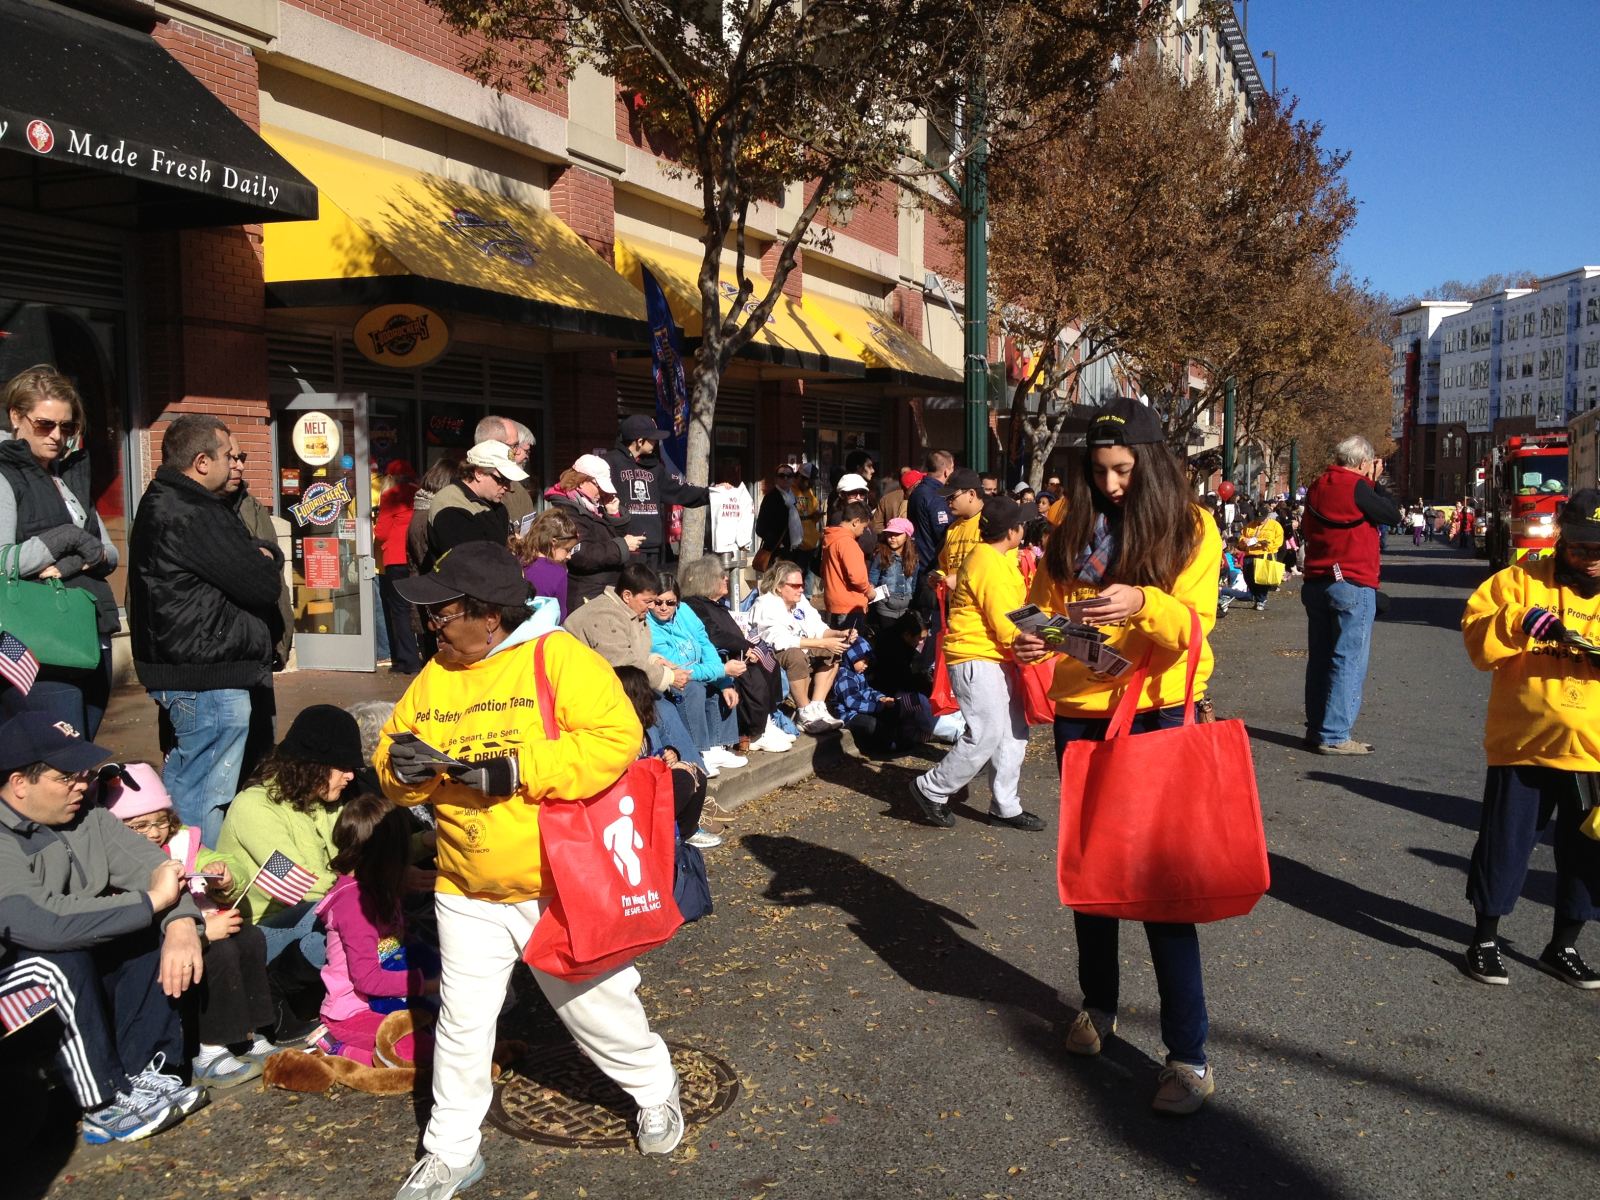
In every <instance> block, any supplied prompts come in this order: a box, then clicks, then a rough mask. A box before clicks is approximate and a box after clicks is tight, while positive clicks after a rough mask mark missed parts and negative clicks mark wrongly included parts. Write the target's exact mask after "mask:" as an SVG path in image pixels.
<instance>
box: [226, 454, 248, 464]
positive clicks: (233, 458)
mask: <svg viewBox="0 0 1600 1200" xmlns="http://www.w3.org/2000/svg"><path fill="white" fill-rule="evenodd" d="M228 461H229V462H236V463H238V464H239V465H240V466H241V467H242V466H244V464H245V463H247V462H249V461H250V451H248V450H246V451H244V452H243V453H242V454H231V453H230V454H229V455H228Z"/></svg>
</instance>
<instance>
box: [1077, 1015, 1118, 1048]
mask: <svg viewBox="0 0 1600 1200" xmlns="http://www.w3.org/2000/svg"><path fill="white" fill-rule="evenodd" d="M1116 1031H1117V1014H1116V1013H1103V1012H1101V1011H1100V1010H1099V1009H1098V1008H1086V1009H1084V1010H1083V1011H1082V1012H1081V1013H1079V1014H1078V1015H1077V1016H1076V1017H1074V1018H1073V1019H1072V1025H1071V1027H1069V1028H1068V1030H1067V1053H1068V1054H1081V1055H1083V1056H1084V1057H1085V1058H1090V1057H1092V1056H1094V1055H1096V1054H1099V1053H1100V1048H1101V1045H1102V1043H1104V1041H1105V1040H1106V1038H1108V1037H1110V1036H1111V1035H1112V1034H1113V1033H1115V1032H1116Z"/></svg>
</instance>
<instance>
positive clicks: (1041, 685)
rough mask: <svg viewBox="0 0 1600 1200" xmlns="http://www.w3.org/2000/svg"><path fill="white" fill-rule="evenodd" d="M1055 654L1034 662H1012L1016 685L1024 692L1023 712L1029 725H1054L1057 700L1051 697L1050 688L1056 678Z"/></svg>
mask: <svg viewBox="0 0 1600 1200" xmlns="http://www.w3.org/2000/svg"><path fill="white" fill-rule="evenodd" d="M1056 662H1057V658H1056V656H1055V655H1053V654H1052V655H1051V656H1050V657H1049V658H1043V659H1040V660H1039V661H1038V662H1034V663H1019V662H1014V663H1012V664H1011V669H1012V672H1013V674H1014V675H1015V677H1016V686H1017V688H1018V689H1019V690H1020V691H1021V693H1022V714H1023V716H1024V717H1026V718H1027V721H1028V724H1029V725H1054V724H1055V720H1056V702H1055V701H1054V700H1052V699H1050V688H1051V685H1052V684H1054V683H1055V679H1056Z"/></svg>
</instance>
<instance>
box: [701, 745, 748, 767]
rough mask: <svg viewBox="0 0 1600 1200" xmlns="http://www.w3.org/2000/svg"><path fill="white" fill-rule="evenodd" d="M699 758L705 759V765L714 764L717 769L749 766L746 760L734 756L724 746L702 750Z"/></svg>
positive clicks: (736, 755)
mask: <svg viewBox="0 0 1600 1200" xmlns="http://www.w3.org/2000/svg"><path fill="white" fill-rule="evenodd" d="M700 757H701V758H703V759H705V760H706V762H707V763H715V764H716V765H717V767H718V768H722V767H748V766H749V765H750V760H749V759H748V758H745V757H744V756H742V755H739V754H735V753H734V752H733V751H732V750H729V749H728V748H727V747H726V746H713V747H711V749H709V750H702V751H701V752H700Z"/></svg>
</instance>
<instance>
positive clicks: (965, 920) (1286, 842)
mask: <svg viewBox="0 0 1600 1200" xmlns="http://www.w3.org/2000/svg"><path fill="white" fill-rule="evenodd" d="M1485 574H1486V568H1485V566H1484V565H1483V564H1482V563H1481V562H1475V561H1473V560H1471V559H1469V558H1466V557H1464V556H1459V555H1457V554H1456V553H1454V552H1453V551H1448V550H1443V549H1438V548H1433V547H1429V548H1425V549H1422V550H1413V549H1412V548H1411V547H1410V546H1409V544H1407V545H1406V546H1405V547H1404V548H1403V549H1402V548H1397V549H1396V552H1394V553H1392V554H1391V555H1389V556H1388V557H1387V558H1386V560H1385V565H1384V579H1385V584H1384V586H1385V590H1386V592H1387V593H1388V594H1389V595H1390V596H1391V597H1392V599H1393V603H1392V607H1391V608H1390V610H1389V612H1388V614H1387V616H1386V617H1384V618H1382V619H1380V621H1379V623H1378V626H1377V629H1376V631H1375V645H1374V652H1373V656H1372V669H1371V673H1370V676H1369V681H1368V686H1367V692H1366V705H1365V708H1364V710H1363V714H1362V718H1361V721H1360V724H1359V726H1358V728H1357V736H1358V737H1361V738H1364V739H1366V740H1369V741H1372V742H1374V743H1376V745H1377V748H1378V752H1377V753H1376V754H1374V755H1372V756H1371V757H1369V758H1326V757H1319V756H1316V755H1312V754H1309V753H1307V752H1306V751H1305V750H1304V749H1303V748H1301V746H1300V738H1301V735H1302V732H1303V731H1302V725H1301V716H1302V705H1301V694H1302V693H1301V689H1302V679H1303V671H1304V665H1305V651H1304V647H1305V625H1304V618H1303V614H1302V610H1301V606H1300V603H1299V599H1298V595H1297V593H1296V591H1295V590H1294V588H1293V587H1292V586H1291V587H1290V588H1289V589H1286V590H1285V591H1284V592H1282V593H1280V594H1278V595H1277V596H1275V597H1274V598H1273V601H1272V603H1271V605H1270V607H1269V609H1268V611H1267V612H1265V613H1256V612H1253V611H1250V610H1248V609H1245V610H1241V611H1235V612H1234V613H1233V614H1232V615H1231V616H1229V617H1228V618H1227V619H1226V620H1225V621H1223V622H1222V623H1221V624H1220V625H1219V628H1218V631H1217V634H1216V636H1215V647H1216V651H1217V660H1218V670H1217V674H1216V676H1215V678H1214V680H1213V686H1212V694H1213V696H1214V698H1215V700H1216V703H1217V707H1218V710H1219V715H1220V716H1222V717H1239V718H1242V719H1243V720H1244V721H1245V722H1246V723H1247V724H1248V726H1249V728H1250V730H1251V733H1252V743H1253V749H1254V754H1255V764H1256V771H1257V776H1258V779H1259V782H1260V789H1261V800H1262V807H1263V811H1264V814H1265V818H1266V830H1267V837H1268V842H1269V845H1270V849H1271V853H1272V869H1273V886H1272V891H1271V893H1270V895H1269V896H1268V897H1267V898H1266V899H1265V900H1263V901H1262V902H1261V904H1259V905H1258V906H1257V908H1256V909H1255V911H1254V912H1252V913H1251V914H1250V915H1249V916H1246V917H1243V918H1239V919H1236V920H1232V921H1227V922H1222V923H1219V924H1216V925H1212V926H1208V927H1206V928H1204V929H1203V930H1202V932H1201V941H1202V946H1203V949H1204V954H1205V961H1206V986H1207V991H1208V998H1209V1003H1210V1012H1211V1043H1210V1050H1211V1054H1212V1061H1213V1064H1214V1067H1215V1070H1216V1073H1217V1074H1216V1078H1217V1087H1218V1090H1217V1093H1216V1095H1215V1097H1214V1098H1213V1100H1212V1101H1211V1102H1210V1104H1209V1105H1208V1106H1207V1107H1206V1108H1205V1109H1204V1110H1203V1111H1202V1112H1201V1113H1199V1114H1198V1115H1196V1116H1194V1117H1190V1118H1186V1119H1172V1118H1162V1117H1158V1116H1156V1115H1155V1114H1153V1113H1152V1112H1151V1111H1150V1109H1149V1101H1150V1096H1151V1093H1152V1091H1153V1089H1154V1087H1155V1081H1156V1072H1157V1070H1158V1068H1159V1064H1160V1058H1161V1054H1162V1051H1161V1047H1160V1038H1159V1032H1158V1028H1157V1020H1156V992H1155V982H1154V978H1153V976H1152V974H1151V972H1150V969H1149V965H1148V956H1147V952H1146V948H1145V946H1144V939H1143V936H1142V933H1141V931H1140V930H1138V929H1137V928H1125V929H1124V931H1123V941H1122V957H1123V985H1122V990H1123V1011H1122V1015H1121V1030H1120V1036H1119V1038H1118V1039H1117V1040H1115V1041H1113V1042H1111V1043H1110V1044H1109V1045H1108V1049H1107V1052H1106V1053H1105V1054H1104V1055H1103V1056H1102V1057H1101V1058H1099V1059H1093V1060H1081V1059H1075V1058H1072V1057H1070V1056H1068V1055H1067V1054H1065V1053H1064V1052H1063V1051H1062V1049H1061V1038H1062V1034H1063V1032H1064V1030H1065V1027H1066V1025H1067V1023H1068V1022H1069V1021H1070V1019H1071V1017H1072V1016H1073V1014H1074V1011H1075V1008H1076V1005H1077V1004H1078V1002H1079V999H1080V997H1079V995H1078V992H1077V988H1076V984H1075V981H1074V978H1075V977H1074V955H1073V949H1072V937H1071V920H1070V916H1069V914H1068V913H1066V912H1065V911H1063V910H1062V909H1061V907H1060V906H1059V904H1058V902H1057V900H1056V893H1055V883H1054V857H1055V855H1054V850H1055V841H1054V828H1055V824H1056V821H1055V813H1054V809H1055V799H1054V796H1055V778H1054V770H1053V766H1052V763H1051V761H1050V754H1049V750H1048V748H1047V740H1046V731H1043V730H1041V731H1038V733H1037V734H1036V737H1035V745H1034V747H1033V748H1032V750H1031V751H1030V756H1029V762H1028V767H1027V774H1026V779H1025V789H1026V790H1025V794H1026V795H1027V796H1028V797H1029V806H1030V807H1031V808H1032V809H1034V810H1035V811H1037V812H1039V813H1041V814H1042V815H1045V816H1046V817H1047V819H1048V820H1049V823H1050V831H1049V832H1047V833H1044V834H1024V833H1018V832H1013V831H1009V830H993V829H990V828H989V827H988V826H987V825H985V824H983V823H982V820H981V815H982V813H983V812H984V811H985V809H986V802H987V796H986V793H985V792H984V790H983V788H982V786H981V785H979V786H975V787H974V789H973V793H974V794H973V795H972V797H971V798H970V806H969V807H967V808H965V809H963V810H958V811H960V812H961V813H962V815H963V816H965V817H968V818H971V819H963V820H961V821H959V822H958V825H957V827H956V828H955V829H953V830H939V829H933V828H929V827H926V826H924V825H921V824H918V823H916V822H915V820H914V814H913V812H912V810H911V808H910V805H909V803H908V802H907V801H906V800H905V799H904V796H905V789H906V783H907V780H908V779H910V778H911V776H912V774H913V771H914V770H916V769H920V768H919V764H918V763H917V761H915V760H901V761H899V762H896V763H890V764H876V763H867V764H864V763H851V764H850V765H849V766H847V767H844V768H840V769H837V770H835V771H831V772H830V773H828V774H827V775H826V777H822V778H817V779H814V780H811V781H809V782H808V783H807V784H805V785H802V786H800V787H797V788H793V789H789V790H787V791H784V792H780V793H776V794H774V795H771V796H769V797H767V798H766V799H765V800H763V801H762V802H760V803H758V804H756V805H753V806H750V807H748V808H746V809H744V810H743V811H742V812H741V813H740V815H739V819H738V821H737V822H736V823H735V825H734V826H733V827H732V829H731V830H730V837H729V842H728V844H727V845H726V846H725V847H723V848H722V849H720V850H715V851H712V852H709V853H708V855H707V858H708V862H709V865H710V869H711V872H712V883H713V886H714V888H715V890H716V900H717V905H718V910H717V913H716V914H715V916H713V917H712V918H710V919H708V920H706V921H703V922H701V923H700V924H698V925H695V926H692V927H688V928H686V929H685V930H684V931H683V932H682V933H681V934H680V935H679V937H678V938H677V939H675V940H674V942H672V943H671V944H670V945H669V946H667V947H665V948H663V949H662V950H660V951H657V952H656V953H654V954H653V955H651V956H649V957H648V958H647V959H645V960H643V962H642V963H641V968H642V970H643V973H644V977H645V981H646V988H645V1003H646V1007H647V1009H648V1011H649V1013H650V1015H651V1018H652V1020H653V1022H654V1023H655V1026H656V1028H657V1029H658V1030H659V1031H660V1032H661V1033H662V1034H663V1035H664V1036H666V1037H667V1038H668V1039H669V1040H671V1041H673V1042H675V1043H683V1044H687V1045H691V1046H697V1047H701V1048H703V1049H705V1050H707V1051H709V1052H710V1053H712V1054H714V1055H716V1056H718V1057H719V1058H721V1059H724V1060H726V1061H727V1062H728V1063H729V1064H731V1065H732V1066H733V1067H734V1069H735V1070H736V1071H737V1074H738V1077H739V1080H740V1085H741V1088H740V1094H739V1096H738V1098H737V1100H736V1101H735V1102H734V1104H733V1105H732V1107H731V1108H729V1109H728V1111H726V1112H725V1113H723V1114H722V1115H721V1116H719V1117H717V1118H715V1119H714V1120H713V1121H711V1122H710V1123H709V1124H705V1125H702V1126H699V1127H696V1128H693V1129H692V1130H691V1131H690V1135H689V1137H688V1138H687V1139H686V1141H685V1143H684V1145H683V1147H682V1148H681V1149H680V1150H679V1152H678V1153H677V1154H676V1155H675V1156H674V1157H673V1158H672V1159H671V1160H670V1161H662V1160H647V1159H643V1158H641V1157H640V1156H639V1155H637V1154H636V1153H635V1152H633V1151H632V1150H631V1149H616V1150H605V1151H599V1150H562V1149H555V1148H550V1147H544V1146H540V1145H535V1144H530V1143H526V1142H521V1141H517V1140H515V1139H513V1138H511V1137H509V1136H507V1135H506V1134H504V1133H501V1132H499V1131H498V1130H495V1129H490V1130H489V1131H488V1133H487V1135H486V1138H485V1142H484V1148H483V1149H484V1154H485V1156H486V1158H487V1159H488V1174H487V1176H486V1177H485V1179H484V1180H483V1182H481V1183H480V1184H478V1185H477V1186H476V1187H474V1188H473V1189H472V1190H471V1191H470V1192H469V1193H466V1194H467V1195H469V1196H473V1197H510V1198H531V1197H572V1196H589V1197H619V1198H620V1197H628V1198H638V1197H645V1196H652V1197H695V1198H698V1200H720V1198H728V1200H733V1198H745V1200H757V1198H760V1197H766V1198H769V1200H811V1198H819V1200H820V1198H828V1197H902V1196H930V1197H959V1198H967V1197H971V1198H974V1200H989V1198H993V1197H1001V1196H1018V1197H1044V1196H1105V1195H1111V1196H1140V1197H1145V1196H1176V1195H1181V1194H1191V1195H1192V1194H1196V1193H1206V1194H1211V1195H1215V1196H1219V1197H1230V1198H1232V1197H1254V1196H1273V1197H1281V1196H1289V1197H1293V1198H1294V1200H1336V1198H1346V1197H1351V1198H1353V1197H1400V1196H1444V1195H1449V1196H1489V1195H1494V1196H1498V1197H1504V1196H1518V1195H1529V1196H1533V1195H1538V1196H1540V1197H1551V1196H1577V1195H1580V1194H1592V1192H1593V1188H1594V1181H1595V1179H1596V1178H1597V1174H1596V1172H1597V1169H1600V1110H1597V1105H1596V1104H1595V1101H1594V1097H1595V1096H1596V1095H1597V1094H1600V994H1597V993H1583V992H1579V991H1576V990H1574V989H1572V988H1569V987H1566V986H1563V985H1562V984H1560V983H1558V982H1556V981H1555V980H1553V979H1551V978H1549V977H1547V976H1545V975H1543V974H1541V973H1539V972H1538V971H1536V970H1535V969H1534V966H1533V959H1534V957H1535V956H1536V955H1537V954H1538V952H1539V949H1540V948H1541V947H1542V946H1543V944H1544V942H1545V941H1546V940H1547V937H1548V932H1549V922H1550V915H1551V914H1550V908H1549V897H1550V895H1551V893H1552V891H1553V876H1552V864H1551V857H1550V851H1549V848H1548V846H1544V847H1541V848H1540V850H1539V852H1538V854H1537V856H1536V858H1535V862H1534V869H1533V871H1532V873H1531V874H1530V878H1529V884H1528V888H1527V893H1526V898H1525V900H1524V903H1523V904H1522V905H1521V907H1519V909H1518V911H1517V912H1516V913H1515V914H1514V915H1513V916H1512V917H1510V918H1508V919H1507V920H1506V921H1505V922H1504V923H1503V925H1502V930H1503V932H1504V934H1505V935H1506V936H1507V937H1508V938H1509V940H1510V945H1509V965H1510V967H1511V971H1512V981H1511V986H1510V987H1500V988H1491V987H1485V986H1482V985H1480V984H1477V983H1474V982H1472V981H1471V980H1469V979H1467V978H1466V976H1465V975H1464V974H1463V973H1462V972H1461V970H1460V969H1459V966H1458V963H1459V957H1460V950H1461V947H1462V945H1463V944H1464V942H1465V940H1466V938H1467V936H1468V934H1469V933H1470V916H1471V914H1470V911H1469V909H1468V906H1467V905H1466V903H1465V901H1464V899H1463V886H1464V871H1465V866H1466V861H1467V856H1468V855H1469V854H1470V852H1471V848H1472V844H1473V838H1474V831H1475V828H1476V823H1477V813H1478V801H1477V797H1478V794H1479V792H1480V789H1481V786H1482V774H1483V763H1482V753H1481V750H1480V748H1479V737H1480V733H1481V729H1482V722H1483V711H1484V703H1485V698H1486V695H1487V680H1486V679H1485V678H1484V677H1483V676H1480V675H1479V674H1478V673H1477V672H1476V671H1474V670H1473V668H1472V667H1471V665H1470V663H1469V662H1468V661H1467V658H1466V656H1465V653H1464V652H1463V649H1462V645H1461V638H1460V634H1459V631H1458V627H1457V623H1458V621H1459V617H1460V613H1461V609H1462V605H1463V603H1464V601H1465V599H1466V596H1467V595H1468V593H1469V591H1470V590H1471V588H1472V587H1474V586H1475V585H1476V584H1477V583H1478V582H1479V581H1480V580H1481V579H1482V578H1483V577H1484V575H1485ZM928 757H929V760H930V761H931V760H932V759H933V758H934V757H936V753H935V752H933V751H930V753H929V756H928ZM1182 801H1183V797H1182V796H1173V797H1172V802H1173V803H1174V804H1175V805H1177V804H1181V803H1182ZM1586 948H1587V949H1588V951H1589V953H1590V956H1591V958H1594V959H1600V937H1597V936H1596V935H1595V934H1594V933H1593V932H1592V931H1591V932H1590V933H1589V934H1588V935H1587V947H1586ZM508 1026H509V1027H510V1028H511V1029H512V1031H513V1032H516V1033H518V1034H520V1035H521V1036H523V1037H526V1038H531V1039H533V1040H540V1039H549V1038H553V1037H559V1036H560V1034H559V1031H558V1030H557V1029H555V1028H553V1027H552V1025H551V1024H550V1020H549V1017H548V1014H547V1013H540V1012H539V1010H538V1005H537V1002H536V1001H533V1000H530V999H529V998H528V997H527V996H526V994H525V989H524V1002H523V1003H522V1004H521V1005H519V1006H518V1009H517V1011H515V1012H514V1013H512V1014H511V1015H510V1017H509V1018H508ZM424 1103H425V1101H422V1102H418V1103H416V1104H414V1103H413V1102H412V1100H411V1099H410V1098H407V1097H372V1096H365V1095H358V1094H353V1093H350V1092H343V1091H336V1092H333V1093H330V1094H327V1095H312V1096H305V1097H298V1096H292V1095H288V1094H285V1093H282V1092H277V1091H268V1090H264V1089H263V1090H257V1089H256V1088H255V1087H254V1086H252V1087H249V1088H245V1089H242V1090H240V1091H236V1092H233V1093H229V1094H225V1095H222V1096H220V1097H219V1098H218V1100H217V1102H216V1103H214V1104H213V1105H212V1106H211V1107H210V1108H209V1109H207V1110H205V1111H204V1112H202V1113H200V1114H197V1115H196V1116H194V1117H192V1118H191V1119H190V1120H189V1121H187V1122H186V1123H185V1124H184V1125H182V1126H181V1127H179V1128H178V1129H176V1130H173V1131H171V1132H169V1133H166V1134H163V1135H161V1136H159V1137H157V1138H154V1139H152V1140H150V1141H147V1142H142V1143H138V1144H135V1145H132V1146H126V1147H112V1148H84V1147H81V1146H76V1147H75V1146H72V1145H71V1144H70V1143H69V1142H68V1141H66V1140H62V1139H56V1140H55V1141H53V1142H51V1141H49V1140H48V1139H45V1140H41V1141H36V1142H35V1143H33V1147H32V1149H33V1152H34V1154H33V1156H34V1157H35V1158H36V1159H37V1160H38V1161H41V1162H44V1161H46V1160H48V1163H49V1166H50V1168H51V1169H58V1170H59V1174H58V1175H57V1177H56V1179H55V1182H54V1184H53V1186H51V1187H50V1189H49V1193H48V1194H49V1195H51V1196H53V1197H61V1198H63V1200H76V1198H83V1200H101V1198H105V1200H110V1198H112V1197H119V1196H127V1197H140V1198H152V1200H153V1198H156V1197H166V1196H173V1197H177V1196H184V1197H191V1198H193V1197H210V1196H233V1197H237V1196H251V1197H260V1198H266V1197H282V1198H290V1197H294V1198H299V1197H352V1198H354V1197H362V1198H365V1197H385V1198H386V1197H389V1196H391V1195H392V1194H393V1191H394V1188H395V1187H396V1186H397V1184H398V1182H399V1180H400V1179H401V1178H402V1177H403V1175H404V1174H405V1171H406V1169H407V1167H408V1166H409V1164H410V1162H411V1161H412V1158H413V1156H414V1153H415V1147H416V1138H417V1131H418V1128H419V1126H418V1121H419V1117H420V1111H421V1108H422V1105H423V1104H424ZM68 1155H70V1157H67V1156H68ZM3 1190H4V1189H3V1188H0V1191H3Z"/></svg>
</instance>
